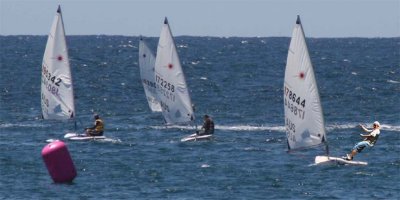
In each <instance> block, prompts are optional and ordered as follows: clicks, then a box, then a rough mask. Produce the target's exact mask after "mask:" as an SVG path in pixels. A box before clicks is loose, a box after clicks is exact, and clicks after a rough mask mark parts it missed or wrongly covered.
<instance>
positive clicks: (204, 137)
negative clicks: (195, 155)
mask: <svg viewBox="0 0 400 200" xmlns="http://www.w3.org/2000/svg"><path fill="white" fill-rule="evenodd" d="M212 138H213V135H197V134H196V133H194V134H191V135H188V136H186V137H184V138H182V139H181V142H190V141H199V140H210V139H212Z"/></svg>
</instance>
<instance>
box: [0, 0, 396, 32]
mask: <svg viewBox="0 0 400 200" xmlns="http://www.w3.org/2000/svg"><path fill="white" fill-rule="evenodd" d="M58 5H61V8H62V13H63V19H64V26H65V31H66V34H67V35H100V34H103V35H126V36H139V35H143V36H147V37H158V36H159V34H160V31H161V26H162V23H163V21H164V17H168V21H169V23H170V26H171V29H172V32H173V34H174V35H175V36H179V35H190V36H217V37H232V36H243V37H271V36H277V37H279V36H285V37H288V36H291V32H292V29H293V26H294V24H295V21H296V17H297V15H300V16H301V20H302V24H303V27H304V30H305V33H306V35H307V37H400V0H0V35H47V34H48V32H49V30H50V26H51V23H52V21H53V18H54V15H55V13H56V10H57V6H58Z"/></svg>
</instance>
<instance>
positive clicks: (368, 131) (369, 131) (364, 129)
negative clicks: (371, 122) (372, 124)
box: [359, 124, 372, 133]
mask: <svg viewBox="0 0 400 200" xmlns="http://www.w3.org/2000/svg"><path fill="white" fill-rule="evenodd" d="M359 126H360V127H361V129H362V130H363V131H364V132H367V133H371V132H372V130H369V129H367V128H365V126H363V125H362V124H360V125H359Z"/></svg>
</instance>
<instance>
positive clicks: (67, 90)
mask: <svg viewBox="0 0 400 200" xmlns="http://www.w3.org/2000/svg"><path fill="white" fill-rule="evenodd" d="M41 82H42V84H41V100H42V101H41V105H42V114H43V118H44V119H56V120H64V119H70V118H73V117H74V115H75V105H74V92H73V91H74V90H73V85H72V77H71V70H70V65H69V58H68V49H67V44H66V41H65V31H64V23H63V20H62V15H61V8H60V6H59V7H58V9H57V14H56V16H55V17H54V21H53V25H52V26H51V29H50V33H49V36H48V39H47V44H46V50H45V52H44V56H43V63H42V80H41Z"/></svg>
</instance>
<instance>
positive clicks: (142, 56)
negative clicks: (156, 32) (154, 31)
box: [139, 37, 162, 112]
mask: <svg viewBox="0 0 400 200" xmlns="http://www.w3.org/2000/svg"><path fill="white" fill-rule="evenodd" d="M155 61H156V58H155V56H154V54H153V53H152V52H151V50H150V48H149V47H148V46H147V44H146V42H145V41H144V40H143V38H142V37H140V39H139V68H140V77H141V79H142V84H143V88H144V92H145V94H146V98H147V102H148V104H149V107H150V109H151V111H153V112H161V111H162V110H161V105H160V102H158V100H157V93H156V83H155V80H154V79H155V75H154V64H155Z"/></svg>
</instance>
